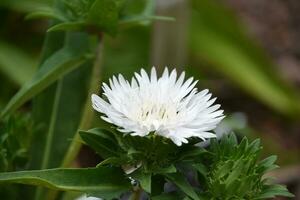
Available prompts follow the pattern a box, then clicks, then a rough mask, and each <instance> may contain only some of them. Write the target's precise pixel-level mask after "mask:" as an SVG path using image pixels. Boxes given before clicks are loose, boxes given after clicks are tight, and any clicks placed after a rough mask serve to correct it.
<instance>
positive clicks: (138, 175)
mask: <svg viewBox="0 0 300 200" xmlns="http://www.w3.org/2000/svg"><path fill="white" fill-rule="evenodd" d="M130 176H132V177H133V178H134V179H135V180H138V181H139V183H140V184H141V187H142V188H143V190H145V191H146V192H147V193H149V194H151V178H152V174H151V173H144V172H143V171H142V170H137V171H136V172H134V173H133V174H132V175H130Z"/></svg>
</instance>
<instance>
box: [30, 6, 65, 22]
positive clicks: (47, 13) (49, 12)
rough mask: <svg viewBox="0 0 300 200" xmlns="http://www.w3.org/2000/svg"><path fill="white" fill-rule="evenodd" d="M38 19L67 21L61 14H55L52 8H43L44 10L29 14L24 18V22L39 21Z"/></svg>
mask: <svg viewBox="0 0 300 200" xmlns="http://www.w3.org/2000/svg"><path fill="white" fill-rule="evenodd" d="M39 18H47V19H56V20H60V21H66V20H67V19H66V18H65V17H64V16H63V15H62V14H60V13H59V12H56V11H55V10H54V9H52V8H44V9H40V10H37V11H34V12H31V13H29V14H28V15H26V17H25V19H26V20H31V19H39Z"/></svg>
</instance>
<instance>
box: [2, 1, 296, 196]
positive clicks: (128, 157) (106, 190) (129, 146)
mask: <svg viewBox="0 0 300 200" xmlns="http://www.w3.org/2000/svg"><path fill="white" fill-rule="evenodd" d="M52 3H53V2H52V1H51V0H50V1H49V0H43V1H36V0H30V1H18V0H13V1H3V2H1V5H2V6H5V7H6V8H10V9H12V10H17V11H18V12H19V11H21V12H25V13H27V12H29V11H32V10H34V11H33V12H31V13H30V14H29V15H28V16H27V18H28V19H29V18H41V17H43V18H50V19H51V20H52V21H51V23H50V26H49V29H48V31H49V32H48V33H47V34H46V38H45V42H44V46H43V51H42V55H41V60H40V64H39V66H38V69H37V71H36V72H35V74H33V72H34V67H35V65H36V64H35V63H36V62H35V61H34V60H33V59H32V57H31V56H29V55H27V53H25V51H24V50H20V49H17V48H15V47H14V46H15V45H10V44H6V43H4V42H1V44H0V49H1V55H0V67H1V70H2V72H5V73H6V76H8V77H9V79H11V80H13V82H14V83H16V84H19V85H21V89H20V90H19V91H18V92H17V93H16V95H15V96H14V97H13V98H12V99H11V100H10V101H9V103H8V104H7V105H6V107H5V108H4V109H3V110H2V111H1V121H0V155H1V157H0V171H1V172H3V173H0V183H1V184H5V185H1V189H0V196H1V197H3V198H6V199H11V200H12V199H20V198H24V199H35V200H39V199H47V200H50V199H57V200H59V199H62V198H61V195H58V193H56V192H53V190H61V191H76V192H79V193H87V194H89V195H91V196H95V197H102V198H105V199H113V198H118V197H120V196H121V195H122V194H123V193H126V192H131V191H135V190H136V188H138V189H139V190H143V191H145V193H147V195H148V196H149V197H151V199H155V200H160V199H164V200H165V199H185V200H188V199H216V200H217V199H245V200H247V199H266V198H270V197H274V196H276V195H278V196H287V197H291V196H292V195H291V194H290V193H289V192H288V191H287V189H286V188H285V187H283V186H280V185H275V184H272V183H271V182H270V181H269V179H268V178H265V177H264V175H265V173H266V172H267V171H269V170H272V169H274V168H275V167H276V165H274V162H275V160H276V159H275V157H274V156H271V157H269V158H267V159H265V160H263V161H260V162H259V161H258V160H259V152H260V150H261V146H260V145H259V142H258V141H254V142H252V143H250V144H249V142H248V140H247V139H243V140H242V142H241V143H240V144H238V142H237V140H236V138H235V137H234V136H233V135H231V136H230V137H225V138H223V139H222V140H221V142H218V141H212V145H211V148H209V149H203V148H200V147H198V146H196V145H194V144H196V143H197V142H199V141H197V140H195V141H190V144H189V145H183V146H182V147H180V148H178V147H177V146H175V145H174V144H173V143H172V142H170V141H169V140H167V139H164V138H162V137H160V136H157V135H155V134H151V135H149V136H147V137H144V138H142V137H132V136H130V135H126V134H125V135H124V134H122V133H120V132H117V131H115V130H113V132H110V131H107V130H104V129H102V128H96V129H91V130H89V131H81V132H80V136H81V139H82V140H83V141H84V143H85V144H87V145H89V146H90V147H91V148H92V149H94V150H95V151H96V152H97V153H98V154H99V155H100V156H101V157H102V158H104V161H102V162H101V163H99V164H98V166H97V167H95V168H86V169H67V168H59V167H61V166H62V165H64V166H68V165H69V164H70V162H72V159H73V158H74V157H75V156H76V154H77V153H78V149H79V146H80V141H79V136H78V134H77V130H78V129H80V128H82V129H86V128H83V127H89V126H90V122H91V120H90V119H91V117H90V116H91V113H92V111H91V108H90V105H89V96H88V93H89V92H91V91H92V92H93V84H95V83H96V84H99V80H100V75H99V76H98V74H95V73H94V69H97V68H99V69H101V68H102V66H101V65H100V64H99V60H97V59H101V58H102V57H101V55H102V49H101V48H98V49H97V50H96V46H98V47H99V46H101V44H102V43H103V40H102V35H103V33H105V34H106V33H107V34H109V35H115V34H116V33H117V32H118V31H119V30H122V29H120V27H122V26H124V25H132V24H133V25H135V24H142V25H146V24H148V22H149V21H150V20H153V19H163V20H170V19H171V18H167V17H160V16H154V1H152V0H143V1H140V0H114V1H112V0H72V1H68V0H57V1H56V2H55V5H54V6H51V4H52ZM198 3H199V4H198ZM198 3H197V4H196V5H197V6H195V8H196V9H197V10H198V11H199V12H198V13H197V14H195V13H193V17H195V16H196V18H197V19H201V20H200V21H197V23H194V24H196V25H193V28H195V30H194V31H193V35H192V38H193V39H192V40H193V42H192V45H191V47H192V49H193V50H194V51H196V52H198V51H200V52H202V57H205V58H206V59H208V60H214V61H215V60H216V59H215V56H219V57H218V59H217V61H215V62H216V65H213V66H217V67H219V68H216V69H218V70H219V71H221V72H222V73H223V74H225V75H226V76H228V77H229V78H231V79H232V80H233V81H235V82H237V83H239V84H240V85H241V87H242V88H244V89H246V90H247V91H249V92H250V93H252V94H254V95H255V96H257V97H258V99H260V100H262V101H264V102H266V103H270V105H271V106H272V107H273V108H275V109H277V110H279V111H281V112H283V113H287V114H289V115H291V114H294V112H298V110H299V109H298V107H297V105H295V102H297V95H296V94H294V91H293V90H290V89H289V88H288V87H285V84H284V83H283V82H281V81H280V80H277V78H276V77H274V76H272V75H270V74H269V73H268V70H261V68H260V66H264V65H265V64H266V66H271V63H270V62H269V61H266V60H265V57H264V56H263V55H261V54H260V52H258V53H257V54H256V53H255V52H256V51H257V47H256V46H253V47H252V46H250V47H249V46H247V45H248V44H249V43H250V42H249V41H248V39H247V38H246V39H245V38H244V33H243V32H240V31H237V32H231V31H228V30H227V28H228V27H233V28H232V30H241V28H240V27H238V26H237V25H236V23H235V21H231V18H229V20H228V16H229V15H228V13H226V12H223V8H222V7H219V6H217V5H215V4H214V3H211V2H209V1H201V3H200V2H198ZM206 8H209V9H207V11H208V12H205V11H206ZM212 11H213V12H212ZM216 11H220V12H216ZM215 13H218V14H220V13H221V17H217V18H215V16H214V14H215ZM203 15H204V16H205V17H204V16H203ZM199 16H200V17H199ZM215 19H218V20H215ZM219 19H221V21H220V22H219ZM205 20H207V21H205ZM225 24H226V25H225ZM199 25H200V26H199ZM224 25H225V26H224ZM227 25H229V26H228V27H227ZM122 31H123V33H126V34H123V35H122V34H121V36H120V38H121V41H119V40H117V39H111V38H105V39H106V41H105V42H106V43H105V44H106V46H107V47H108V48H107V52H108V54H109V56H110V58H109V59H107V60H105V62H107V63H106V64H107V66H108V67H109V68H106V69H105V70H106V74H103V75H102V76H101V78H103V77H107V76H108V73H112V72H115V71H118V72H120V71H125V72H128V71H129V70H128V69H129V68H126V67H127V66H129V65H131V64H132V62H135V63H136V64H137V63H139V65H140V64H142V63H143V64H146V63H147V59H148V58H147V57H148V54H147V53H146V51H145V49H149V48H150V45H149V43H150V42H149V41H150V39H149V37H150V33H149V32H150V29H149V28H144V27H143V28H140V29H135V30H133V31H127V32H125V31H124V30H122ZM199 33H200V34H199ZM95 35H97V38H96V37H94V36H95ZM145 38H146V39H145ZM237 38H239V39H237ZM124 40H126V42H127V43H124ZM1 41H2V39H1ZM236 41H238V42H236ZM120 42H121V45H122V47H121V48H114V47H109V46H113V45H114V43H120ZM215 42H216V43H215ZM99 44H100V45H99ZM220 44H222V45H220ZM229 44H230V45H229ZM239 44H242V45H241V46H240V45H239ZM231 45H232V46H231ZM99 49H100V50H99ZM2 51H3V52H4V53H2ZM12 55H13V58H11V57H10V56H12ZM211 55H213V57H211ZM228 55H229V56H228ZM122 56H123V57H122ZM99 57H100V58H99ZM225 57H226V58H225ZM229 57H230V58H231V59H228V58H229ZM232 57H236V59H232ZM115 58H118V59H115ZM133 60H134V61H133ZM111 64H112V65H113V67H114V66H118V68H116V67H115V68H111ZM121 64H122V66H123V67H124V66H125V67H124V68H123V69H120V68H119V66H120V65H121ZM136 64H135V65H136ZM21 65H22V66H24V67H23V68H22V70H20V69H19V66H21ZM256 65H257V67H256ZM237 66H239V67H241V66H245V68H243V70H241V68H237ZM134 67H135V66H132V67H131V68H130V69H133V68H134ZM16 71H18V72H20V73H15V72H16ZM233 72H234V73H233ZM243 72H247V74H245V73H243ZM32 75H33V76H32ZM95 75H96V77H95ZM31 77H32V79H31V80H30V78H31ZM253 77H255V79H254V78H253ZM269 77H273V78H269ZM241 80H242V81H241ZM245 80H246V81H245ZM257 80H258V81H257ZM24 82H25V83H24ZM249 83H254V85H256V86H257V87H253V86H252V85H251V84H250V85H251V88H249V87H248V85H249ZM282 85H283V86H284V87H281V86H282ZM89 87H90V89H89ZM262 91H264V92H265V93H263V92H262ZM94 92H95V91H94ZM29 100H32V104H31V105H30V106H31V107H32V115H30V117H29V116H25V117H24V116H21V115H20V116H18V115H17V116H14V115H13V114H14V112H15V111H16V110H17V109H19V108H20V107H21V106H23V105H24V104H25V103H26V102H28V101H29ZM1 101H2V99H1ZM1 103H2V102H1ZM26 113H27V110H26ZM86 113H88V114H87V115H88V116H87V115H86ZM86 119H88V120H86ZM82 124H83V125H82ZM71 140H72V142H71ZM73 144H75V146H74V145H73ZM69 152H71V154H73V155H71V157H68V156H69V155H68V153H69ZM29 155H30V157H29ZM28 158H29V159H28ZM48 168H54V169H48ZM33 169H34V170H33ZM19 170H27V171H19ZM11 171H16V172H11ZM188 172H192V173H194V174H195V173H198V176H197V180H196V182H197V183H196V184H195V183H192V181H191V180H190V177H189V176H188ZM7 183H9V184H7ZM13 183H22V184H26V185H35V186H43V187H47V188H50V189H52V190H42V189H40V188H39V189H36V190H35V189H32V188H27V187H19V186H16V185H12V184H13ZM130 183H131V184H132V185H130ZM168 185H172V186H175V187H176V189H175V190H172V191H168V190H164V188H166V186H168Z"/></svg>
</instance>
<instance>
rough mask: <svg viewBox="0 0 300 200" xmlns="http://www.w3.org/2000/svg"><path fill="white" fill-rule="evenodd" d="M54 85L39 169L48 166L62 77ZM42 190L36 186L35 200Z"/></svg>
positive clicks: (39, 196)
mask: <svg viewBox="0 0 300 200" xmlns="http://www.w3.org/2000/svg"><path fill="white" fill-rule="evenodd" d="M56 87H57V89H56V93H55V98H54V104H53V111H52V113H51V120H50V125H49V129H48V132H47V138H46V145H45V154H44V157H43V160H42V165H41V169H46V168H48V164H49V156H50V153H51V147H52V146H51V144H52V140H53V135H54V127H55V123H56V117H57V111H58V104H59V101H60V97H61V89H62V79H61V78H60V79H59V80H58V82H57V86H56ZM43 191H44V189H43V188H40V187H39V188H37V190H36V192H35V197H34V199H36V200H38V199H40V198H41V195H42V192H43Z"/></svg>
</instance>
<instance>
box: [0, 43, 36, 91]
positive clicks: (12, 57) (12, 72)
mask: <svg viewBox="0 0 300 200" xmlns="http://www.w3.org/2000/svg"><path fill="white" fill-rule="evenodd" d="M36 66H37V62H36V60H35V59H33V58H32V57H31V56H30V55H28V54H27V53H26V52H25V51H23V50H21V49H19V48H17V47H15V46H12V45H10V44H7V43H5V42H3V41H0V72H1V73H4V74H5V75H6V76H7V77H8V78H9V79H10V80H12V81H13V82H14V83H16V84H17V85H23V84H24V83H25V82H26V81H29V80H30V79H31V78H32V76H33V74H34V72H35V70H36Z"/></svg>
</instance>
